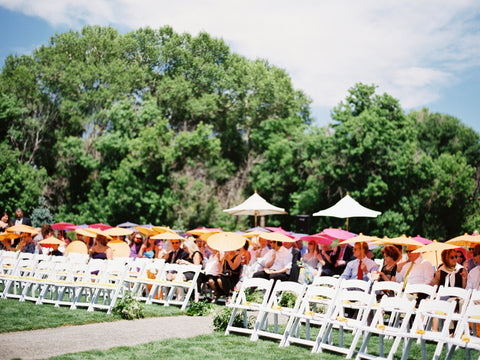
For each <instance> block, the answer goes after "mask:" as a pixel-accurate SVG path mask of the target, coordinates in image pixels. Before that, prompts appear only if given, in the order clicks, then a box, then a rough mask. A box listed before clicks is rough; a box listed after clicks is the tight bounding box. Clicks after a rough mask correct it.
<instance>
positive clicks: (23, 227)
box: [6, 224, 39, 235]
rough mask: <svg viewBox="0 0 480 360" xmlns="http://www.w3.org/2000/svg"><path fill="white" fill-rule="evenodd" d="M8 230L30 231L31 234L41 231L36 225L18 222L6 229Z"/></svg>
mask: <svg viewBox="0 0 480 360" xmlns="http://www.w3.org/2000/svg"><path fill="white" fill-rule="evenodd" d="M6 231H8V232H20V233H29V234H35V235H36V234H38V233H39V231H38V230H36V229H35V228H34V227H31V226H28V225H24V224H18V225H13V226H10V227H9V228H7V229H6Z"/></svg>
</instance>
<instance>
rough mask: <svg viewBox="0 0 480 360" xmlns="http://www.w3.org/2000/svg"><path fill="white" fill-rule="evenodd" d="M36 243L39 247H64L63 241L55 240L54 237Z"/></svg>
mask: <svg viewBox="0 0 480 360" xmlns="http://www.w3.org/2000/svg"><path fill="white" fill-rule="evenodd" d="M38 243H39V244H40V245H65V241H63V240H60V239H57V238H56V237H54V236H50V237H48V238H46V239H43V240H40V241H39V242H38Z"/></svg>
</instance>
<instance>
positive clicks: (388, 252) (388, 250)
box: [382, 245, 402, 262]
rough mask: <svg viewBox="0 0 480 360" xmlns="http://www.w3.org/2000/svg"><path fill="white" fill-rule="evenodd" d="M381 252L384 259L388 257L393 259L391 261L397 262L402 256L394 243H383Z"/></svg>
mask: <svg viewBox="0 0 480 360" xmlns="http://www.w3.org/2000/svg"><path fill="white" fill-rule="evenodd" d="M382 253H383V257H384V258H385V261H386V260H387V258H390V259H392V260H393V262H397V261H398V260H399V259H400V257H401V256H402V253H401V252H400V250H398V248H397V247H396V246H394V245H385V246H384V247H383V249H382Z"/></svg>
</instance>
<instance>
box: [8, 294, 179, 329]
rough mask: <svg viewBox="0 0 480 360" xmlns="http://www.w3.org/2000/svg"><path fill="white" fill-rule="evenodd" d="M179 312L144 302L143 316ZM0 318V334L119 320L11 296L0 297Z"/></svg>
mask: <svg viewBox="0 0 480 360" xmlns="http://www.w3.org/2000/svg"><path fill="white" fill-rule="evenodd" d="M182 314H185V312H184V311H181V310H180V308H178V307H176V306H168V307H165V306H163V305H145V317H157V316H177V315H182ZM0 319H2V321H1V322H0V333H2V332H9V331H23V330H35V329H45V328H53V327H59V326H66V325H84V324H89V323H98V322H105V321H117V320H121V318H120V317H119V316H116V315H113V314H107V313H106V312H105V311H98V310H96V311H93V312H88V311H87V310H86V309H76V310H70V309H69V308H68V307H55V306H54V305H47V304H44V305H35V304H34V303H33V302H29V301H26V302H20V301H18V300H13V299H0Z"/></svg>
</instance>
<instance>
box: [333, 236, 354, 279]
mask: <svg viewBox="0 0 480 360" xmlns="http://www.w3.org/2000/svg"><path fill="white" fill-rule="evenodd" d="M331 259H332V262H333V263H334V264H335V274H336V275H342V274H343V272H344V271H345V268H346V267H347V263H348V262H350V261H352V260H354V259H355V257H354V255H353V249H352V247H351V246H350V245H348V244H346V243H344V242H341V243H340V244H338V245H337V246H335V248H334V249H333V254H332V256H331Z"/></svg>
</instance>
